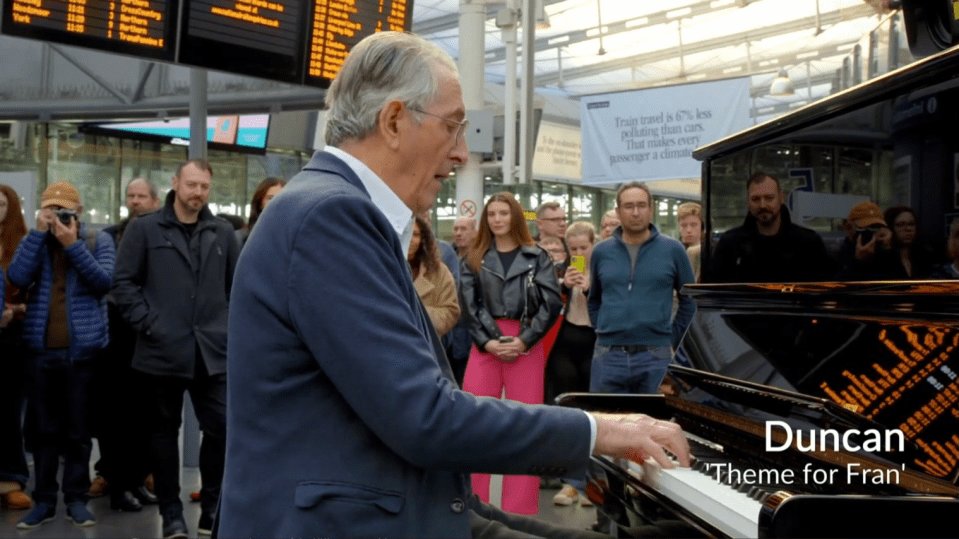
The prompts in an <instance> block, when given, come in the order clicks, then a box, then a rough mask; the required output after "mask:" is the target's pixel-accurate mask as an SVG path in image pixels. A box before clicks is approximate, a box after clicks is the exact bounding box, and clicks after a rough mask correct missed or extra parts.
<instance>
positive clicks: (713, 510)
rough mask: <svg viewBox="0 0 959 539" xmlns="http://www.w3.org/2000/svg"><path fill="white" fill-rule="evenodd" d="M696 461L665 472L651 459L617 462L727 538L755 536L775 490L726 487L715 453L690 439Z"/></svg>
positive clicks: (756, 487) (746, 486)
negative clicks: (715, 464) (762, 511)
mask: <svg viewBox="0 0 959 539" xmlns="http://www.w3.org/2000/svg"><path fill="white" fill-rule="evenodd" d="M690 445H691V448H692V450H693V454H694V456H696V457H699V458H696V459H695V460H694V462H693V466H692V467H690V468H681V467H679V464H678V462H676V461H675V460H674V462H676V466H677V467H676V468H673V469H670V470H668V469H664V468H663V467H662V466H660V465H659V464H658V463H656V462H655V461H653V460H651V459H650V460H647V461H646V462H645V463H644V464H642V465H640V464H638V463H635V462H632V461H627V462H620V465H621V466H625V467H626V469H627V470H628V471H629V473H630V475H632V476H633V477H635V478H636V479H637V480H639V481H640V482H642V483H643V484H645V485H648V486H650V487H652V488H653V489H655V490H656V491H657V492H659V493H661V494H663V495H664V496H666V497H667V498H669V499H671V500H673V501H674V502H676V503H678V504H680V505H682V506H683V507H684V508H685V509H687V510H688V511H690V512H691V513H693V514H696V515H698V516H699V517H700V518H702V520H703V521H705V522H708V523H710V524H711V525H712V526H714V527H715V528H717V529H718V530H720V531H721V532H722V533H724V534H725V535H726V536H728V537H757V536H758V535H759V512H760V509H761V508H762V502H763V500H765V499H766V498H767V497H768V496H769V495H770V493H771V491H774V490H778V489H769V488H768V487H765V488H764V487H760V486H749V485H729V484H726V483H725V482H723V478H722V477H717V475H718V474H717V472H716V471H714V468H713V467H712V466H707V464H709V462H710V461H719V459H714V458H710V455H711V454H713V453H715V450H713V449H711V448H710V447H708V446H706V445H704V444H702V443H697V441H696V440H692V439H691V440H690Z"/></svg>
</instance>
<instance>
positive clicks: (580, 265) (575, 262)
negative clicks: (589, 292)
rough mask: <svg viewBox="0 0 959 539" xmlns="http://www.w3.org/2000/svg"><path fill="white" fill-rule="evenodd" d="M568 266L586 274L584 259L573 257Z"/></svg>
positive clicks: (582, 257)
mask: <svg viewBox="0 0 959 539" xmlns="http://www.w3.org/2000/svg"><path fill="white" fill-rule="evenodd" d="M569 265H570V266H572V267H574V268H576V269H577V270H579V272H580V273H586V257H585V256H580V255H573V256H572V257H570V259H569Z"/></svg>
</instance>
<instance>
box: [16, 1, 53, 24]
mask: <svg viewBox="0 0 959 539" xmlns="http://www.w3.org/2000/svg"><path fill="white" fill-rule="evenodd" d="M49 16H50V10H49V9H43V5H42V3H41V1H40V0H14V2H13V22H18V23H21V24H30V23H31V22H33V19H31V17H43V18H47V17H49Z"/></svg>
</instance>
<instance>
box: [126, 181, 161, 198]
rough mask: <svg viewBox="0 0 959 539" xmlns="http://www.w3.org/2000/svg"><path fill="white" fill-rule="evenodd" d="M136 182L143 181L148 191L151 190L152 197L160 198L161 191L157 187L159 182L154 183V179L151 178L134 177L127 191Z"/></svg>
mask: <svg viewBox="0 0 959 539" xmlns="http://www.w3.org/2000/svg"><path fill="white" fill-rule="evenodd" d="M134 182H143V183H144V184H145V185H146V186H147V191H149V192H150V198H152V199H153V200H157V199H159V198H160V191H159V190H158V189H157V184H155V183H153V180H151V179H149V178H133V179H132V180H130V183H128V184H127V192H129V191H130V186H131V185H133V184H134Z"/></svg>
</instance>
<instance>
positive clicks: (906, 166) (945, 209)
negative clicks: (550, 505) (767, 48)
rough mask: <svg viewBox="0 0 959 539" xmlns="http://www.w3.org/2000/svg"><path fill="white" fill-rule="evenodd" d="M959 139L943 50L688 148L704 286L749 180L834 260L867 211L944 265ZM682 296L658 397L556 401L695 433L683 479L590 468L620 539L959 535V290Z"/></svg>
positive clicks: (954, 87)
mask: <svg viewBox="0 0 959 539" xmlns="http://www.w3.org/2000/svg"><path fill="white" fill-rule="evenodd" d="M890 54H898V51H896V50H893V51H891V52H890ZM857 61H858V60H857ZM957 126H959V50H957V49H956V48H953V49H950V50H947V51H945V52H942V53H939V54H937V55H934V56H931V57H929V58H926V59H925V60H921V61H919V62H916V63H913V64H911V65H910V66H908V67H906V68H903V69H900V70H898V71H894V72H892V73H889V74H887V75H883V76H881V77H879V78H877V79H874V80H872V81H871V82H868V83H866V84H862V85H859V86H856V87H853V88H851V89H848V90H845V91H843V92H840V93H838V94H836V95H834V96H832V97H830V98H827V99H824V100H822V101H819V102H816V103H813V104H811V105H807V106H806V107H803V108H801V109H799V110H796V111H795V112H793V113H790V114H788V115H785V116H781V117H779V118H777V119H775V120H772V121H770V122H767V123H765V124H762V125H759V126H756V127H754V128H751V129H749V130H746V131H744V132H742V133H739V134H737V135H734V136H732V137H728V138H726V139H723V140H720V141H718V142H715V143H713V144H711V145H709V146H705V147H703V148H700V149H698V150H697V151H696V152H694V154H693V155H694V157H696V158H698V159H701V160H703V169H702V170H703V189H704V193H703V194H704V196H703V204H704V207H705V224H706V237H707V238H710V239H711V240H712V241H706V242H704V244H703V267H704V268H706V269H704V271H705V272H706V274H705V275H706V276H707V282H708V267H709V260H710V251H711V247H712V246H713V245H714V242H715V239H716V237H718V235H719V233H721V232H722V231H724V230H727V229H729V228H731V227H733V226H736V225H738V224H740V223H741V222H742V219H743V215H744V214H745V180H746V178H748V177H749V176H750V175H751V174H752V173H753V172H756V171H757V170H761V171H763V172H766V173H770V174H773V175H774V176H776V177H777V178H778V179H779V180H780V184H781V186H782V187H783V188H784V189H785V190H786V191H787V192H790V193H791V197H790V200H791V201H792V202H795V203H796V204H797V207H795V208H791V209H792V210H794V211H791V213H792V216H793V219H794V220H798V221H800V224H802V225H804V226H807V227H809V228H813V229H814V230H817V231H818V232H819V233H820V234H821V235H822V237H823V238H824V239H825V240H826V243H827V246H830V247H835V246H836V245H837V243H838V242H841V241H842V239H843V237H844V233H843V229H842V217H844V216H845V213H843V212H844V211H848V208H846V209H845V210H842V211H840V210H837V209H836V208H837V206H841V205H842V204H843V203H846V204H847V205H850V206H851V205H852V204H855V203H856V202H857V201H858V200H862V199H863V198H868V199H870V200H872V201H874V202H876V203H878V204H879V205H880V206H881V207H883V208H888V207H890V206H895V205H908V206H911V207H912V208H913V210H915V213H916V215H917V220H918V228H919V235H920V236H921V237H922V238H924V241H927V242H928V244H929V245H931V246H933V247H934V249H935V252H936V253H943V258H945V256H944V250H945V249H944V244H945V242H946V241H945V240H946V237H947V236H948V233H949V227H950V225H951V223H952V221H953V220H954V219H956V218H959V129H957ZM856 197H859V198H856ZM820 210H821V211H820ZM817 212H819V213H817ZM684 293H686V294H689V295H691V296H692V297H693V298H694V300H695V301H696V304H697V313H696V315H695V317H694V320H693V323H692V326H691V327H690V329H689V331H688V332H687V334H686V336H685V338H684V340H683V342H682V345H681V347H680V352H679V354H677V357H678V358H679V359H680V363H683V364H682V365H675V366H673V367H671V368H670V371H669V373H668V375H667V381H668V388H669V389H668V391H667V394H665V395H655V396H653V395H591V394H570V395H565V396H563V397H561V399H562V400H561V403H562V404H565V405H568V406H577V407H581V408H584V409H589V410H596V411H615V412H641V413H646V414H649V415H652V416H655V417H657V418H662V419H672V420H674V421H676V422H678V423H679V424H680V425H681V426H682V427H683V429H684V431H686V432H687V433H688V434H689V439H690V444H691V446H692V448H693V453H694V455H695V456H696V461H697V463H696V465H695V466H694V468H693V469H688V468H687V469H680V470H673V471H670V470H660V469H658V467H656V466H653V465H651V464H649V463H646V464H642V465H641V464H637V463H630V462H624V461H613V460H610V459H608V458H606V457H594V458H593V462H592V467H593V470H592V479H591V481H590V483H589V486H588V488H587V494H588V495H590V497H591V498H593V499H594V501H596V502H599V509H600V511H602V512H603V513H605V514H606V515H608V516H609V517H610V519H611V520H612V522H613V523H614V529H615V531H616V532H617V533H618V534H619V535H623V536H628V535H630V532H631V531H632V530H636V529H638V527H639V526H642V525H645V524H650V523H654V522H656V521H664V520H665V521H676V520H678V521H682V522H683V523H685V525H687V526H691V528H681V529H683V530H686V532H681V533H687V532H688V533H697V534H702V535H705V536H715V537H957V536H959V487H957V484H959V350H957V347H959V281H929V280H917V281H900V282H821V283H741V284H700V285H691V286H687V287H686V288H685V289H684ZM897 432H900V433H901V435H897V434H896V433H897ZM813 436H817V437H818V438H817V439H815V440H813V439H812V437H813ZM877 436H878V438H877ZM899 436H901V439H900V438H899ZM823 440H825V445H824V443H823ZM767 444H768V446H769V447H767Z"/></svg>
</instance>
